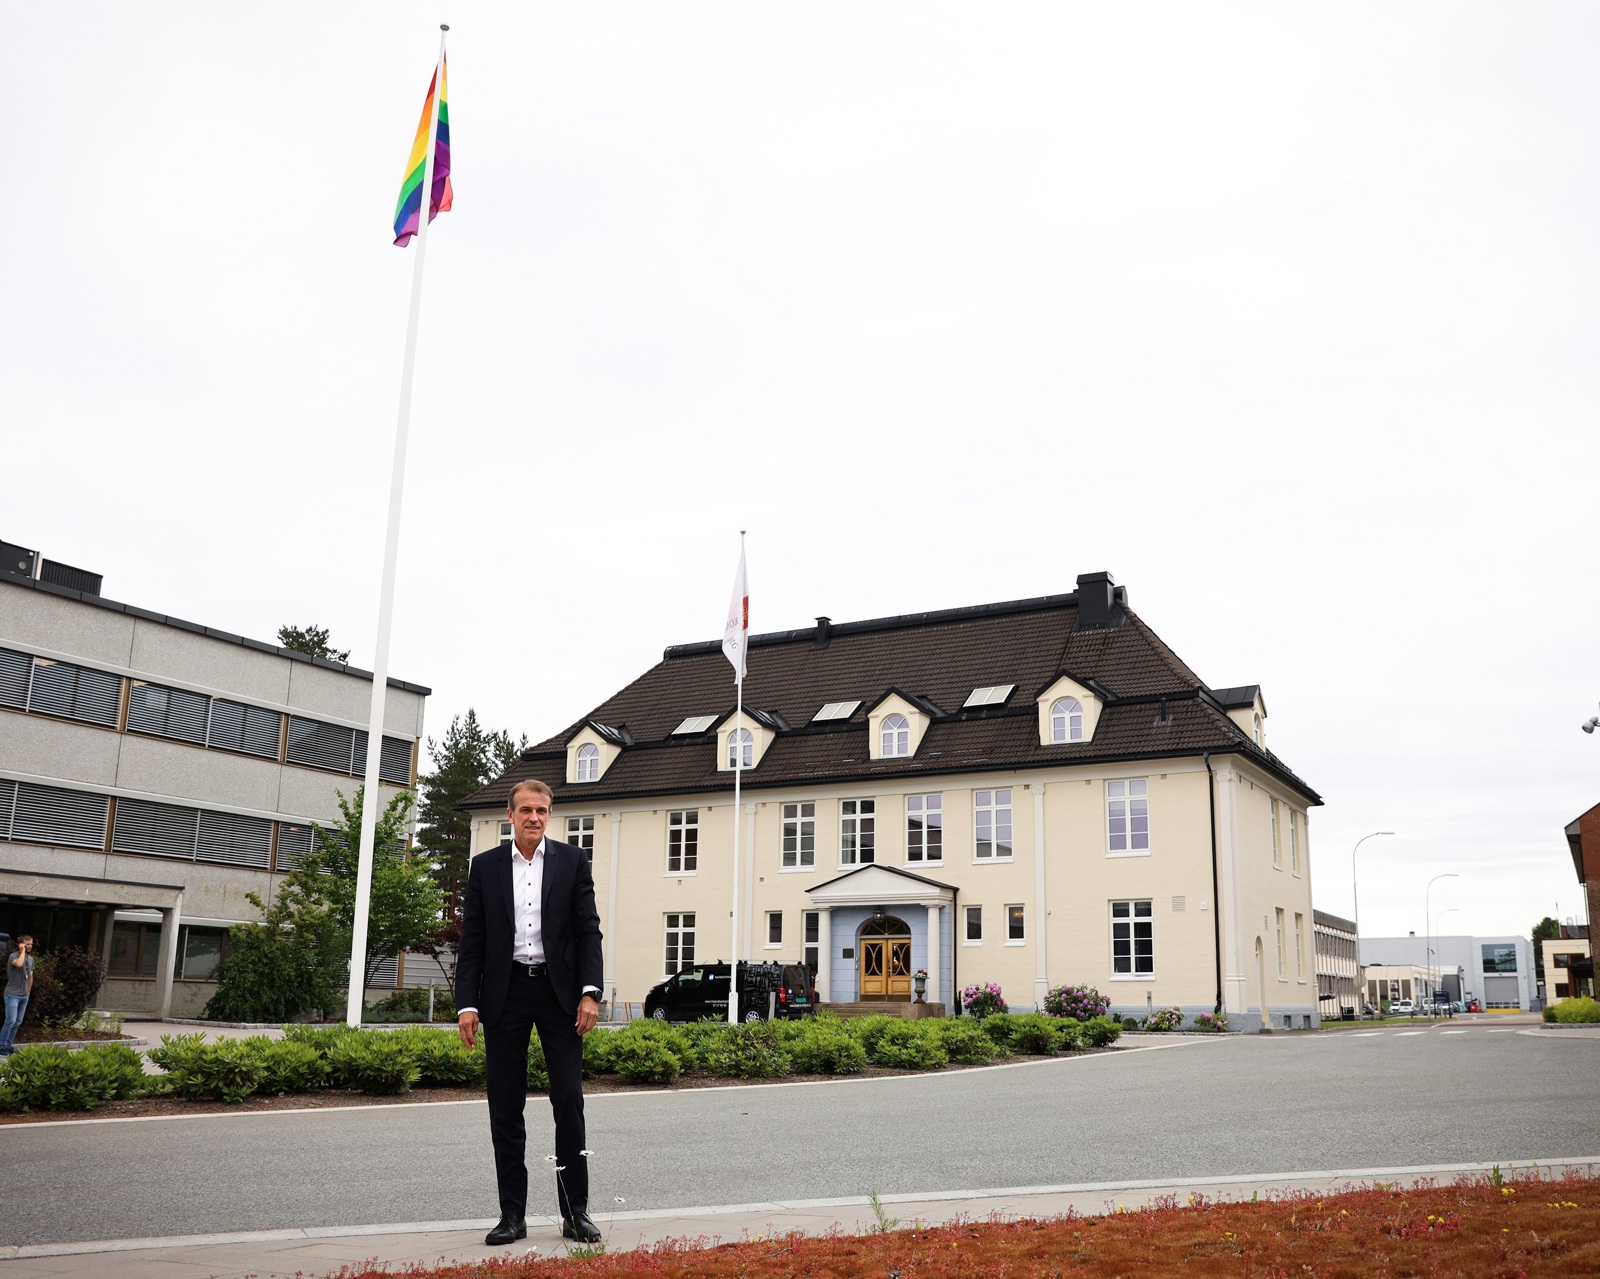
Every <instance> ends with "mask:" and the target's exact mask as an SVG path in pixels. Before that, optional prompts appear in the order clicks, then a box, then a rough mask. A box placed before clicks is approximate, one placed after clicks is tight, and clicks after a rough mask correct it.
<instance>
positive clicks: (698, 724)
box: [672, 715, 717, 737]
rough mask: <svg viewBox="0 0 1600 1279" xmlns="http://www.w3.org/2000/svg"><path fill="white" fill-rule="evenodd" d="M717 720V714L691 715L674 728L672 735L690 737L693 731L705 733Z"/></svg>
mask: <svg viewBox="0 0 1600 1279" xmlns="http://www.w3.org/2000/svg"><path fill="white" fill-rule="evenodd" d="M716 722H717V717H716V716H715V715H691V716H689V718H688V719H686V720H684V721H683V723H681V724H679V725H678V727H676V728H675V729H673V730H672V736H674V737H688V736H690V735H691V734H693V733H703V732H705V731H706V729H708V728H710V727H711V726H712V725H713V724H715V723H716Z"/></svg>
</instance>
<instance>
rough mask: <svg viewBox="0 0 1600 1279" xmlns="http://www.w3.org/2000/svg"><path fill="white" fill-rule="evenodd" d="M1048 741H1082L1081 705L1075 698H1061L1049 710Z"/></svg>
mask: <svg viewBox="0 0 1600 1279" xmlns="http://www.w3.org/2000/svg"><path fill="white" fill-rule="evenodd" d="M1050 740H1051V741H1053V742H1081V741H1082V740H1083V703H1082V702H1080V701H1079V700H1078V699H1077V698H1076V697H1063V698H1061V699H1060V700H1059V701H1058V702H1056V704H1055V705H1054V706H1052V707H1051V708H1050Z"/></svg>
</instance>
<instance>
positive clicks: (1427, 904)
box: [1422, 870, 1461, 1003]
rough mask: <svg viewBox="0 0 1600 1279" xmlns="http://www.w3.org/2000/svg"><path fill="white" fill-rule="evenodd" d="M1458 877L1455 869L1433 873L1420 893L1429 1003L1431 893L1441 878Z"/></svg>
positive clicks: (1431, 986)
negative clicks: (1425, 932) (1424, 930)
mask: <svg viewBox="0 0 1600 1279" xmlns="http://www.w3.org/2000/svg"><path fill="white" fill-rule="evenodd" d="M1460 878H1461V876H1460V875H1458V874H1456V873H1455V871H1453V870H1447V871H1445V873H1444V874H1442V875H1435V876H1434V877H1433V878H1432V879H1430V880H1429V881H1428V886H1427V888H1425V889H1424V890H1423V893H1422V926H1423V927H1424V928H1425V929H1427V940H1426V941H1425V942H1424V943H1423V951H1422V963H1423V966H1424V967H1425V968H1427V970H1428V994H1429V999H1428V1002H1429V1003H1432V1002H1433V999H1432V995H1433V915H1432V914H1431V913H1430V912H1431V910H1432V908H1433V903H1432V901H1431V898H1432V895H1433V886H1434V885H1435V884H1437V883H1438V882H1439V881H1440V880H1441V879H1460Z"/></svg>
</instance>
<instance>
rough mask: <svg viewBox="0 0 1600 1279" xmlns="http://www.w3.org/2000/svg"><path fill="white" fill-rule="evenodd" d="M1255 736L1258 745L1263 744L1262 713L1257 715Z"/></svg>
mask: <svg viewBox="0 0 1600 1279" xmlns="http://www.w3.org/2000/svg"><path fill="white" fill-rule="evenodd" d="M1254 736H1255V739H1256V745H1257V746H1259V745H1261V716H1260V715H1257V716H1255V734H1254Z"/></svg>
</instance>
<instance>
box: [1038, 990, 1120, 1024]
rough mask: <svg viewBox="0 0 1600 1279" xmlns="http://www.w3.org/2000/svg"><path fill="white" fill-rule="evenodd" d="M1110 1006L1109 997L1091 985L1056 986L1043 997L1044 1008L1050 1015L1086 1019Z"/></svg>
mask: <svg viewBox="0 0 1600 1279" xmlns="http://www.w3.org/2000/svg"><path fill="white" fill-rule="evenodd" d="M1109 1007H1111V1000H1110V998H1109V997H1107V996H1105V995H1102V994H1101V993H1100V992H1099V991H1098V990H1096V989H1095V988H1094V987H1093V986H1057V987H1056V988H1055V989H1054V990H1052V991H1050V992H1049V993H1048V994H1046V995H1045V997H1044V1010H1045V1012H1047V1013H1049V1014H1050V1015H1051V1016H1052V1017H1076V1018H1077V1019H1078V1020H1079V1021H1088V1020H1090V1018H1093V1017H1098V1016H1100V1014H1101V1013H1103V1012H1105V1010H1106V1009H1107V1008H1109Z"/></svg>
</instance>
